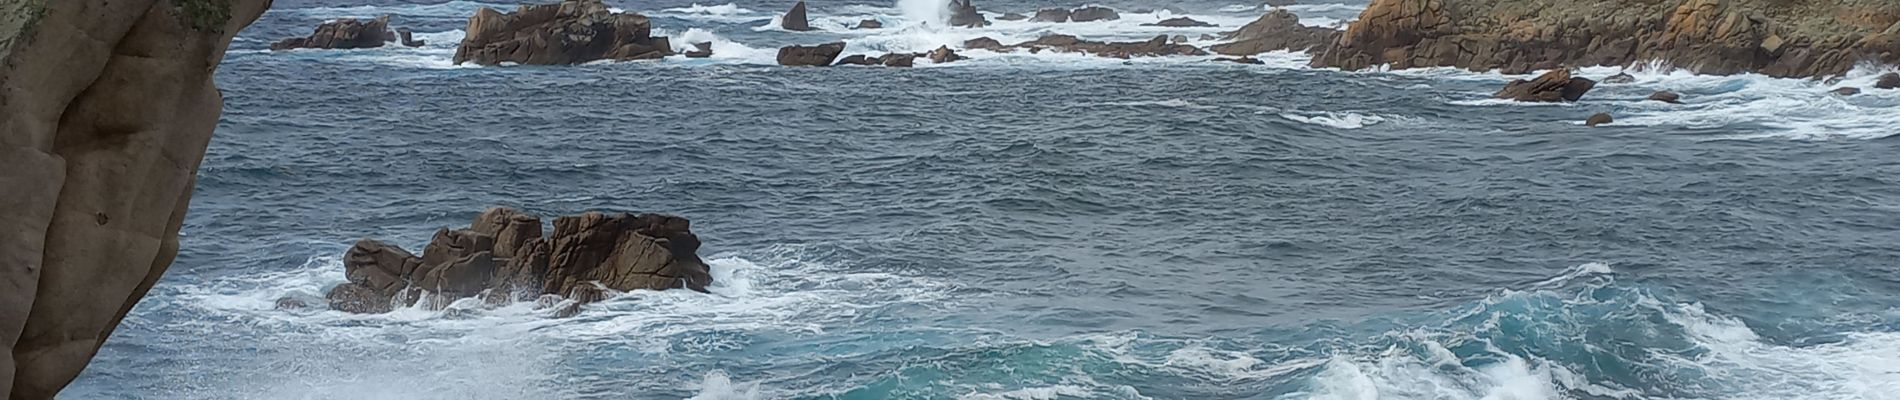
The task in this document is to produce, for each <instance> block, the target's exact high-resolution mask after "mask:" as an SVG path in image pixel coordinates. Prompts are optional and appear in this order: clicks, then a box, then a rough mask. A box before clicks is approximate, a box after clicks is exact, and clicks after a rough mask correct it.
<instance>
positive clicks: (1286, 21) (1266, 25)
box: [1208, 10, 1339, 56]
mask: <svg viewBox="0 0 1900 400" xmlns="http://www.w3.org/2000/svg"><path fill="white" fill-rule="evenodd" d="M1222 35H1223V36H1224V39H1227V40H1231V42H1227V43H1222V44H1217V45H1214V46H1212V47H1209V48H1208V50H1212V51H1213V52H1215V53H1219V54H1225V55H1230V56H1244V55H1254V54H1260V53H1265V52H1269V51H1279V50H1288V51H1308V50H1312V49H1316V48H1320V47H1324V46H1325V45H1326V44H1327V43H1331V42H1332V41H1333V40H1334V39H1336V38H1337V37H1339V31H1336V30H1332V29H1326V28H1315V27H1310V26H1305V25H1300V17H1299V16H1298V15H1293V13H1292V12H1288V11H1286V10H1273V11H1271V12H1268V13H1266V14H1265V15H1261V16H1260V18H1257V19H1254V20H1253V22H1248V23H1247V25H1244V26H1241V27H1240V29H1239V30H1236V31H1233V32H1227V33H1224V34H1222Z"/></svg>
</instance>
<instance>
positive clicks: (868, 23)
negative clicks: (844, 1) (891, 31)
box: [851, 19, 884, 29]
mask: <svg viewBox="0 0 1900 400" xmlns="http://www.w3.org/2000/svg"><path fill="white" fill-rule="evenodd" d="M851 29H884V22H882V21H878V20H875V19H866V20H863V21H858V26H857V27H855V28H851Z"/></svg>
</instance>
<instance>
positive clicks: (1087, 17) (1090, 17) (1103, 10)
mask: <svg viewBox="0 0 1900 400" xmlns="http://www.w3.org/2000/svg"><path fill="white" fill-rule="evenodd" d="M1118 19H1122V15H1121V13H1117V12H1115V9H1112V8H1108V7H1100V6H1088V7H1082V8H1077V9H1075V10H1073V11H1070V12H1069V22H1091V21H1114V20H1118Z"/></svg>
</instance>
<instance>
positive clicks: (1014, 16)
mask: <svg viewBox="0 0 1900 400" xmlns="http://www.w3.org/2000/svg"><path fill="white" fill-rule="evenodd" d="M996 19H1000V20H1004V21H1021V20H1026V19H1029V16H1027V15H1023V14H1022V13H1008V14H1003V16H1001V17H996Z"/></svg>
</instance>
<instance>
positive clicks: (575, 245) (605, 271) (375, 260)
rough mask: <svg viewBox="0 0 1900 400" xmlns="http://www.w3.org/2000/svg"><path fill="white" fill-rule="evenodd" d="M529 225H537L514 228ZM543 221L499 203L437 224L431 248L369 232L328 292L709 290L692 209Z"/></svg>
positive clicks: (331, 296)
mask: <svg viewBox="0 0 1900 400" xmlns="http://www.w3.org/2000/svg"><path fill="white" fill-rule="evenodd" d="M496 220H502V221H506V222H505V223H501V224H497V223H494V222H493V221H496ZM485 221H487V222H485ZM524 226H531V227H532V228H533V232H515V231H521V230H523V228H522V227H524ZM540 230H541V225H540V219H539V218H535V217H533V216H531V215H526V214H522V213H520V212H517V211H514V210H512V209H506V208H495V209H490V210H489V211H487V212H484V213H483V214H482V216H481V217H478V218H477V219H476V221H475V223H473V224H471V226H470V227H469V228H468V229H453V230H451V229H443V230H440V231H437V232H436V236H435V238H434V239H432V240H430V242H429V246H428V247H427V249H425V250H424V251H423V256H422V257H416V256H414V255H411V254H409V253H408V252H406V251H403V250H402V249H401V248H398V247H396V246H394V245H390V244H387V243H383V242H378V241H374V240H368V239H365V240H362V241H359V242H357V244H356V246H354V247H352V248H350V251H349V252H347V253H345V255H344V273H345V275H346V276H347V277H348V278H349V282H346V283H344V284H341V285H338V286H337V287H335V288H332V289H331V290H330V292H329V293H328V294H327V295H326V296H325V297H327V298H328V300H329V303H330V308H332V309H336V310H341V311H347V312H354V313H380V312H387V311H389V310H391V309H393V308H395V307H397V306H399V305H401V306H408V305H413V304H417V303H418V302H417V300H419V299H422V298H425V297H426V298H428V299H431V300H430V301H428V302H427V304H429V305H430V306H431V307H436V308H441V307H446V306H448V305H449V304H450V303H451V302H453V301H454V300H455V299H460V298H467V297H477V296H480V297H481V298H482V300H483V302H484V303H487V304H490V305H498V304H497V303H505V302H507V301H511V299H515V298H520V299H531V298H534V297H535V296H541V295H544V294H546V295H559V296H565V297H567V298H568V299H571V300H575V302H576V303H586V302H592V301H598V300H600V299H602V298H604V297H605V296H604V295H603V294H602V293H601V287H605V288H607V289H612V290H615V291H629V290H641V289H645V290H667V289H677V288H687V289H692V290H698V291H705V288H706V285H709V284H711V283H712V275H711V273H710V271H709V270H708V269H707V267H706V264H705V262H704V261H702V260H700V259H699V256H698V250H699V237H698V236H695V235H694V234H693V233H692V232H691V230H690V223H689V222H687V221H686V220H685V219H683V218H679V217H673V216H666V215H659V214H641V215H633V214H625V213H621V214H604V213H597V212H596V213H586V214H581V215H575V216H566V217H561V218H557V219H555V220H554V231H553V232H552V233H551V234H550V235H549V236H548V237H545V238H544V237H542V236H541V232H540ZM511 232H512V233H511ZM497 235H498V236H497ZM496 237H500V238H502V240H500V241H497V240H495V239H494V238H496ZM517 242H518V243H517ZM508 247H513V249H508ZM502 252H507V253H510V254H513V257H498V256H497V254H501V253H502ZM517 293H518V294H520V295H519V296H517V295H514V294H517Z"/></svg>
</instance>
